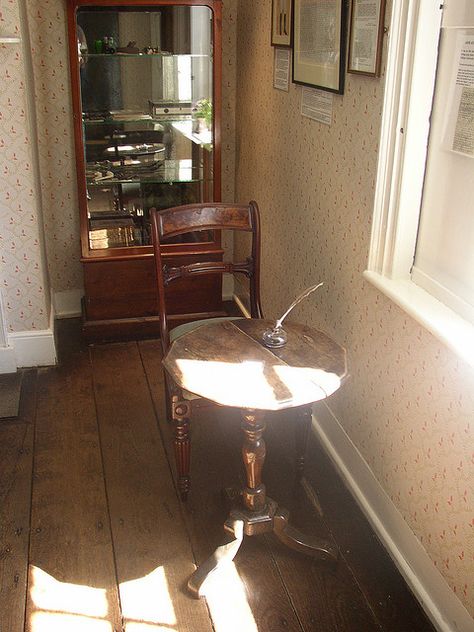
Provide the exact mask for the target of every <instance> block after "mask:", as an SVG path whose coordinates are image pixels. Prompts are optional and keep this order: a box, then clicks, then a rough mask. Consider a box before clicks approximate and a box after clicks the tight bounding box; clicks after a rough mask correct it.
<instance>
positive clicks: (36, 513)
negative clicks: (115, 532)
mask: <svg viewBox="0 0 474 632" xmlns="http://www.w3.org/2000/svg"><path fill="white" fill-rule="evenodd" d="M94 626H95V629H98V630H102V629H104V630H105V629H107V630H110V629H111V628H112V629H113V630H115V631H117V632H119V631H121V630H122V625H121V613H120V606H119V599H118V590H117V582H116V575H115V566H114V558H113V547H112V540H111V533H110V528H109V516H108V509H107V498H106V495H105V487H104V479H103V471H102V460H101V454H100V445H99V441H98V435H97V419H96V411H95V402H94V393H93V388H92V378H91V370H90V364H89V359H88V354H87V353H75V354H73V355H72V354H71V356H70V357H69V358H68V359H65V360H64V361H63V363H62V365H61V366H60V367H55V368H51V369H41V370H39V375H38V401H37V415H36V437H35V456H34V483H33V496H32V516H31V538H30V559H29V591H28V596H27V620H26V628H25V629H26V630H27V631H29V632H43V631H44V632H46V631H48V632H49V631H50V630H51V631H53V630H54V631H56V630H69V629H70V630H76V629H78V630H83V629H84V630H87V628H88V627H90V628H91V629H94Z"/></svg>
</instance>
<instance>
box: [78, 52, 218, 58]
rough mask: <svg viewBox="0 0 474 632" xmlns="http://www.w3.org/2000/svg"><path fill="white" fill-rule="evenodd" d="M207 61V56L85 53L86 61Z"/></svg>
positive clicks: (162, 53)
mask: <svg viewBox="0 0 474 632" xmlns="http://www.w3.org/2000/svg"><path fill="white" fill-rule="evenodd" d="M127 58H129V59H183V58H189V59H209V55H197V54H192V55H173V54H172V53H164V52H161V53H87V59H127Z"/></svg>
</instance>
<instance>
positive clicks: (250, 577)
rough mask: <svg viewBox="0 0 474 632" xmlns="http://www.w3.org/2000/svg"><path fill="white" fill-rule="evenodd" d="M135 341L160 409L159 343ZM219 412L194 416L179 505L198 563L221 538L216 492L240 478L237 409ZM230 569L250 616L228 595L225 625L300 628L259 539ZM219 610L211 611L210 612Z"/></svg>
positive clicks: (221, 510) (248, 542)
mask: <svg viewBox="0 0 474 632" xmlns="http://www.w3.org/2000/svg"><path fill="white" fill-rule="evenodd" d="M139 344H140V351H141V354H142V358H143V362H144V366H145V368H146V372H147V376H148V379H149V383H150V387H151V392H152V394H153V397H154V401H155V406H156V408H157V410H163V406H164V404H163V394H164V391H163V377H162V375H161V371H162V369H161V361H160V358H161V353H160V347H159V344H158V343H157V342H153V341H145V342H140V343H139ZM223 412H224V409H222V408H218V407H215V406H208V407H206V406H204V407H201V408H200V409H199V411H198V413H197V415H196V416H195V418H194V419H193V427H192V446H193V447H192V492H191V494H190V497H189V500H188V501H187V502H186V503H185V504H184V516H185V519H186V523H187V525H188V529H189V532H190V536H191V541H192V544H193V549H194V551H195V555H196V558H197V562H198V563H200V562H202V561H203V560H205V559H206V558H207V557H208V556H209V555H210V554H211V553H212V552H213V551H214V549H215V548H216V547H217V546H218V545H220V544H222V543H223V542H224V541H225V534H224V530H223V526H222V525H223V523H224V520H225V518H226V517H227V512H228V509H227V507H226V505H225V503H224V502H223V499H222V494H221V491H222V489H223V488H225V487H232V486H236V485H238V484H239V483H240V482H241V480H242V479H241V465H240V464H241V460H240V459H241V457H240V418H239V415H238V413H237V411H230V412H229V411H228V410H227V412H226V414H225V415H224V416H223V415H222V413H223ZM162 433H163V437H164V439H165V445H166V446H167V449H168V451H169V457H170V459H172V458H173V455H172V450H171V441H172V436H171V435H172V433H171V428H170V427H169V424H168V423H167V422H166V421H165V422H163V423H162ZM235 568H236V569H237V573H238V578H237V579H236V580H235V582H234V585H233V589H234V590H239V589H242V590H243V591H244V594H245V597H246V602H247V604H248V608H249V609H250V613H251V616H250V615H249V613H248V612H246V611H245V610H242V611H239V608H238V605H239V604H238V603H237V604H236V603H233V602H231V601H230V600H229V603H228V604H227V610H228V612H227V619H226V623H227V625H228V626H229V625H233V626H234V627H232V629H235V630H239V629H242V630H247V629H252V628H249V627H248V626H249V625H250V623H249V620H250V621H251V622H252V623H253V624H254V625H255V626H257V628H256V629H258V630H272V631H273V630H274V631H279V630H286V631H287V630H295V632H296V631H297V630H301V629H302V628H301V626H300V623H299V620H298V617H297V616H296V613H295V612H294V609H293V607H292V604H291V602H290V600H289V598H288V595H287V592H286V589H285V586H284V585H283V582H282V580H281V578H280V575H279V572H278V569H277V567H276V565H275V563H274V562H273V560H272V558H271V556H270V555H269V552H268V549H267V547H266V545H265V542H264V541H263V540H262V539H261V538H247V539H245V540H244V543H243V545H242V547H241V549H240V550H239V553H238V555H237V557H236V559H235ZM239 579H240V581H239ZM239 584H241V586H240V585H239ZM221 598H223V597H221ZM240 605H242V604H240ZM210 608H211V614H212V613H213V603H210ZM232 609H233V611H232ZM214 610H215V609H214ZM218 614H219V613H216V614H214V617H216V616H218ZM221 625H222V624H221ZM239 626H240V627H239ZM246 626H247V627H246ZM222 629H223V630H225V629H226V628H222ZM229 629H231V628H229ZM253 629H255V628H253Z"/></svg>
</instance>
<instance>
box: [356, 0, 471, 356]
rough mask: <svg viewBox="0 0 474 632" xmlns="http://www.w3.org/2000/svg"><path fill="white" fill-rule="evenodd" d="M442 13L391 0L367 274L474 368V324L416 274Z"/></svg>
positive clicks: (428, 5)
mask: <svg viewBox="0 0 474 632" xmlns="http://www.w3.org/2000/svg"><path fill="white" fill-rule="evenodd" d="M441 18H442V7H440V3H439V2H434V1H433V0H420V2H413V1H412V0H398V1H397V2H394V3H393V8H392V18H391V24H390V29H389V49H388V58H387V69H386V87H385V97H384V104H383V115H382V130H381V138H380V147H379V162H378V168H377V183H376V189H375V203H374V216H373V224H372V236H371V244H370V255H369V261H368V269H367V270H366V271H365V272H364V276H365V278H366V279H368V280H369V281H370V282H371V283H373V284H374V285H375V286H376V287H377V288H378V289H379V290H381V291H382V292H384V293H385V294H386V295H387V296H389V297H390V298H391V299H392V300H393V301H394V302H395V303H397V304H398V305H399V306H400V307H401V308H402V309H404V310H405V311H406V312H408V313H409V314H410V316H412V317H413V318H415V319H416V320H417V321H418V322H419V323H421V324H422V325H423V326H424V327H426V328H427V329H428V330H429V331H431V332H432V333H433V334H434V335H435V336H437V337H438V338H439V339H441V340H442V341H443V342H444V343H445V344H447V345H448V346H449V347H450V348H451V349H452V350H454V351H455V352H456V353H457V354H459V355H460V356H462V357H463V359H464V360H466V361H467V362H468V363H469V364H470V365H471V366H474V327H473V326H472V325H471V324H470V323H469V322H468V321H466V320H464V319H463V318H462V317H460V316H459V315H458V314H456V313H455V312H454V311H453V310H452V309H450V308H448V307H447V306H446V305H444V304H443V303H441V302H440V301H439V300H437V299H435V298H434V297H433V296H431V295H430V294H429V293H428V292H426V291H425V290H423V289H421V288H420V287H419V286H418V285H416V284H415V283H414V282H413V281H412V278H411V269H412V266H413V261H414V255H415V248H416V238H417V231H418V224H419V218H420V208H421V197H422V190H423V179H424V172H425V164H426V157H427V145H428V136H429V120H430V114H431V109H432V102H433V93H434V87H435V80H436V66H437V61H438V59H437V58H438V44H439V34H440V28H441ZM427 51H431V54H429V55H427V54H426V53H427Z"/></svg>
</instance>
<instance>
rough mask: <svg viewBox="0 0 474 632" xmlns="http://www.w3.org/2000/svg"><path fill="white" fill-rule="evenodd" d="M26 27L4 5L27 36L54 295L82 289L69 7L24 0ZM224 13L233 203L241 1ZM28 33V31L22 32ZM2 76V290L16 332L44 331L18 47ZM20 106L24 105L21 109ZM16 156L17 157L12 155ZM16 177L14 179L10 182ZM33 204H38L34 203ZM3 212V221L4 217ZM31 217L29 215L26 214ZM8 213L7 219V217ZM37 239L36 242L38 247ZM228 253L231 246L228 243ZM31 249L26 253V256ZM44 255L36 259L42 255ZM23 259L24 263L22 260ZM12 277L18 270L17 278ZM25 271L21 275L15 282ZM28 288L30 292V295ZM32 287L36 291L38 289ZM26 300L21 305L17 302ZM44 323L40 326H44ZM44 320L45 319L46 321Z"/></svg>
mask: <svg viewBox="0 0 474 632" xmlns="http://www.w3.org/2000/svg"><path fill="white" fill-rule="evenodd" d="M24 1H25V3H26V10H27V18H28V21H27V25H24V26H23V27H22V26H21V25H20V21H19V17H18V3H17V2H13V1H8V2H5V3H4V4H3V6H2V9H1V16H0V22H1V24H2V32H5V33H6V32H8V33H13V32H17V33H18V34H20V32H21V29H22V28H24V29H25V28H26V29H27V30H28V31H29V33H28V34H29V38H30V43H31V55H32V63H33V74H34V82H33V81H31V78H29V79H28V81H29V82H30V83H29V85H30V86H31V88H32V89H34V93H35V103H36V117H37V128H38V138H37V145H38V150H39V167H40V174H41V178H40V182H41V202H42V209H43V220H44V237H45V241H46V251H47V263H48V273H49V278H50V283H51V287H52V289H53V291H54V292H61V291H65V290H73V289H79V288H81V287H82V284H83V280H82V267H81V264H80V261H79V259H80V242H79V219H78V217H79V215H78V200H77V187H76V172H75V153H74V133H73V123H72V105H71V92H70V82H69V62H68V53H67V21H66V3H65V2H64V0H35V1H33V0H24ZM223 4H224V15H223V31H224V33H223V49H224V50H223V68H224V79H223V115H224V125H223V130H222V137H223V191H222V193H223V199H224V200H233V198H234V171H235V163H234V156H235V140H234V127H235V81H236V65H235V39H236V26H237V17H236V5H237V0H225V2H224V3H223ZM23 34H24V33H23ZM1 50H2V54H3V55H4V58H3V61H4V62H5V63H3V64H2V66H4V69H5V70H4V71H3V72H4V77H5V79H6V84H5V85H6V87H7V90H5V91H2V94H1V96H0V113H1V119H0V131H1V132H2V137H1V139H0V141H1V142H2V149H3V150H5V148H8V151H9V152H10V154H8V155H7V154H6V153H5V155H3V152H2V157H1V160H2V165H1V168H2V173H3V174H4V178H3V182H2V185H0V187H1V193H2V194H3V199H4V202H5V207H3V206H2V220H1V224H0V227H1V228H0V239H1V240H2V242H3V243H4V244H7V247H6V248H4V247H2V243H1V242H0V248H1V249H2V261H1V263H2V278H1V283H2V286H3V287H5V288H6V289H7V291H6V292H5V294H6V300H5V303H6V311H7V315H8V314H10V317H9V328H10V329H11V330H12V331H19V330H23V329H27V330H28V329H32V328H46V326H47V322H48V321H47V310H46V308H45V304H44V302H45V298H44V296H43V293H44V283H43V282H41V283H40V281H39V279H38V275H39V273H40V272H39V271H40V270H41V265H40V264H39V262H38V261H37V257H35V256H34V248H35V247H36V248H39V241H38V240H39V238H38V233H40V231H41V228H40V227H39V226H38V217H37V214H36V213H33V214H32V215H31V216H30V217H29V218H28V222H25V221H24V217H23V216H21V215H19V214H18V212H17V211H18V209H20V211H19V212H24V211H25V210H26V209H29V207H31V205H32V203H33V204H34V192H33V191H34V187H33V184H32V178H33V176H32V174H31V173H29V171H28V170H27V171H26V173H22V174H21V177H20V178H19V179H18V180H17V178H18V176H19V173H18V171H17V170H15V169H12V168H11V164H15V161H17V162H18V163H20V162H22V164H26V165H27V167H28V168H30V167H29V165H31V158H30V156H29V148H28V144H29V143H30V142H31V138H30V136H28V131H27V129H28V128H27V123H26V111H27V108H26V102H25V98H26V97H25V94H24V92H25V84H26V82H27V79H26V71H25V68H24V65H23V60H22V58H21V57H22V54H21V50H22V49H21V45H16V47H15V46H9V47H6V46H2V47H1ZM20 102H23V105H24V107H22V108H18V103H20ZM13 155H15V158H14V159H13V158H12V156H13ZM9 176H11V178H10V177H9ZM32 200H33V202H32ZM4 212H5V218H3V215H4ZM25 212H26V211H25ZM7 215H8V217H7ZM35 240H36V241H37V242H38V243H36V246H35ZM226 247H227V248H228V249H230V248H231V247H232V244H231V243H228V244H226ZM25 249H26V251H27V253H26V254H25V253H24V252H23V250H25ZM38 256H39V255H38ZM25 257H26V258H25ZM13 271H16V272H15V273H14V274H13ZM20 271H21V273H22V276H18V275H19V274H20ZM24 288H29V290H28V292H26V291H25V289H24ZM33 288H34V290H33ZM20 296H23V298H24V300H20ZM41 318H42V320H41ZM45 319H46V320H45Z"/></svg>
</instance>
